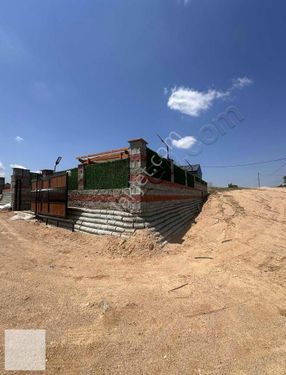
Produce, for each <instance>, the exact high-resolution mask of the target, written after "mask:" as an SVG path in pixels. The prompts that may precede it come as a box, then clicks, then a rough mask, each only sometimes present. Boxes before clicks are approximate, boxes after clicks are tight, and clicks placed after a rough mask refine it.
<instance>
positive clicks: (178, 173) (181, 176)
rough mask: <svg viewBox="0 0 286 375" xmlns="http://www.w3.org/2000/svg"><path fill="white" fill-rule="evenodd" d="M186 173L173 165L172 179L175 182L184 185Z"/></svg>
mask: <svg viewBox="0 0 286 375" xmlns="http://www.w3.org/2000/svg"><path fill="white" fill-rule="evenodd" d="M185 176H186V174H185V170H184V169H182V168H179V167H178V166H177V165H174V180H175V183H176V184H181V185H185V184H186V177H185Z"/></svg>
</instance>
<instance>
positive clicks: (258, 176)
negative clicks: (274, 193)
mask: <svg viewBox="0 0 286 375" xmlns="http://www.w3.org/2000/svg"><path fill="white" fill-rule="evenodd" d="M257 178H258V187H260V173H259V172H258V174H257Z"/></svg>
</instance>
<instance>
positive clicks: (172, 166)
mask: <svg viewBox="0 0 286 375" xmlns="http://www.w3.org/2000/svg"><path fill="white" fill-rule="evenodd" d="M169 161H170V168H171V182H175V171H174V160H172V159H169Z"/></svg>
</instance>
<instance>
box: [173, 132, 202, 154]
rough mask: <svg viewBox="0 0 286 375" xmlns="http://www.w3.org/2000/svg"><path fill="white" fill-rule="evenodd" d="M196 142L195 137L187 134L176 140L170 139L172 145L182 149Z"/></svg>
mask: <svg viewBox="0 0 286 375" xmlns="http://www.w3.org/2000/svg"><path fill="white" fill-rule="evenodd" d="M196 143H197V140H196V138H195V137H192V136H191V135H189V136H187V137H183V138H180V139H178V140H176V139H173V140H172V144H173V146H175V147H177V148H181V149H183V150H187V149H189V148H191V147H192V146H194V145H195V144H196Z"/></svg>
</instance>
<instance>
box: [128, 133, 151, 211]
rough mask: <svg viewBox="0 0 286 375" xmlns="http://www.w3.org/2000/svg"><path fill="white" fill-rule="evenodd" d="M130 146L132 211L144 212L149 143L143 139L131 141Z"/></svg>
mask: <svg viewBox="0 0 286 375" xmlns="http://www.w3.org/2000/svg"><path fill="white" fill-rule="evenodd" d="M129 145H130V150H129V154H130V192H131V197H130V198H131V202H132V204H131V210H132V211H133V212H141V211H142V207H141V206H142V197H143V195H144V176H145V174H146V167H147V142H146V141H145V140H144V139H142V138H139V139H131V140H130V141H129Z"/></svg>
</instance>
